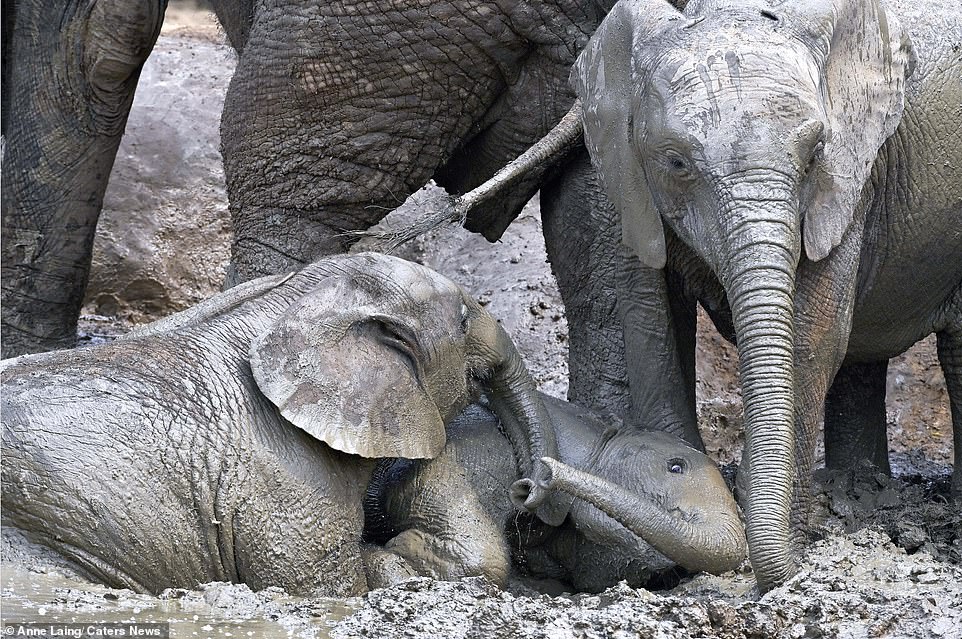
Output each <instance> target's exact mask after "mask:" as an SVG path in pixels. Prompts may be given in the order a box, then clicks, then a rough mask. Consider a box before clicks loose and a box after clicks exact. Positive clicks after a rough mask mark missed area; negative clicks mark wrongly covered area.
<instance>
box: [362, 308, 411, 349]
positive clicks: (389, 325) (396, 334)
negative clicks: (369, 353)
mask: <svg viewBox="0 0 962 639" xmlns="http://www.w3.org/2000/svg"><path fill="white" fill-rule="evenodd" d="M371 324H372V325H373V327H374V328H375V329H376V330H377V332H378V334H379V339H380V341H381V342H382V343H384V344H387V345H388V346H391V347H392V348H394V349H396V350H399V351H401V352H402V353H403V354H404V355H407V356H408V357H411V358H414V357H415V355H416V353H418V341H417V338H416V337H415V336H414V335H413V333H412V332H411V331H410V330H408V329H407V327H405V326H402V325H400V324H399V323H398V322H396V321H395V320H393V319H391V318H389V317H383V316H380V315H377V316H374V317H372V318H371Z"/></svg>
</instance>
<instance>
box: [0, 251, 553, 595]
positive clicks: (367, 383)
mask: <svg viewBox="0 0 962 639" xmlns="http://www.w3.org/2000/svg"><path fill="white" fill-rule="evenodd" d="M2 390H3V396H2V409H3V442H2V453H3V467H2V490H3V500H2V516H3V524H4V525H5V526H15V527H17V528H19V529H20V530H22V531H23V533H24V534H25V535H26V536H27V537H28V538H29V539H30V540H32V541H34V542H35V543H39V544H42V545H45V546H48V547H50V548H52V549H53V550H55V551H57V552H59V553H60V554H62V555H63V556H64V557H66V558H67V559H69V560H70V561H72V562H73V563H75V564H76V565H77V566H78V567H79V568H80V569H81V570H82V571H83V572H85V573H86V574H87V575H89V576H90V577H91V578H93V579H95V580H97V581H100V582H103V583H105V584H108V585H110V586H113V587H123V588H130V589H133V590H137V591H149V592H154V593H156V592H159V591H161V590H163V589H164V588H167V587H188V588H189V587H194V586H196V585H197V584H198V583H206V582H209V581H232V582H243V583H247V584H248V585H250V586H251V587H252V588H254V589H260V588H265V587H267V586H272V585H274V586H280V587H283V588H284V589H286V590H287V591H289V592H292V593H313V594H319V595H329V596H347V595H352V594H357V593H361V592H364V591H366V590H367V587H368V584H367V578H366V575H365V570H364V566H363V557H362V544H361V529H362V526H363V512H362V503H363V497H364V490H365V487H366V486H367V484H368V481H369V479H370V475H371V472H372V471H373V469H374V466H375V461H374V460H375V459H377V458H383V457H408V458H431V457H434V456H436V455H438V454H439V453H440V452H441V450H442V449H443V448H444V443H445V431H444V424H445V422H447V421H449V420H450V419H452V418H453V417H454V416H456V415H457V414H458V413H459V412H460V411H461V410H462V409H463V408H464V407H465V406H467V405H468V404H469V402H471V401H472V400H473V399H475V398H476V397H477V396H478V394H479V393H480V392H482V391H484V392H486V393H487V394H488V395H489V396H491V397H492V398H495V401H494V404H495V405H496V406H497V410H498V413H499V415H500V418H501V422H502V423H503V424H504V426H505V429H506V431H507V432H509V433H511V436H512V442H514V443H515V444H516V449H515V451H514V452H512V451H511V450H510V449H509V450H508V453H507V454H508V455H509V457H510V458H511V459H510V460H509V463H512V464H518V465H519V466H520V467H521V468H522V469H527V470H532V469H533V464H534V461H535V460H537V459H539V458H540V457H541V456H543V455H545V454H548V455H551V456H556V455H557V448H556V446H555V444H554V439H553V431H552V430H551V429H550V428H549V424H548V417H547V413H546V409H545V407H544V404H543V402H542V401H541V397H540V395H538V394H537V393H536V392H535V390H534V382H533V381H532V380H531V378H530V376H529V375H528V374H527V371H526V370H525V368H524V364H523V363H522V362H521V360H520V356H519V355H518V353H517V351H516V350H515V349H514V347H513V346H512V344H511V342H510V340H509V339H508V338H507V335H505V334H504V331H503V330H501V329H500V326H499V325H498V324H497V322H496V321H495V320H494V318H493V317H491V316H490V315H489V314H488V313H487V312H485V311H484V310H482V309H481V307H480V306H479V305H478V304H477V303H476V302H475V301H474V300H473V299H472V298H471V297H470V296H468V295H467V294H465V293H464V291H463V290H462V289H460V288H459V287H458V286H456V285H455V284H453V283H452V282H450V281H449V280H447V279H445V278H443V277H441V276H440V275H438V274H437V273H435V272H433V271H431V270H430V269H427V268H425V267H423V266H419V265H416V264H413V263H410V262H406V261H404V260H401V259H399V258H393V257H388V256H384V255H378V254H374V253H360V254H357V255H352V256H337V257H332V258H328V259H326V260H321V261H319V262H317V263H315V264H312V265H310V266H308V267H305V268H304V269H302V270H300V271H298V272H296V273H293V274H290V275H287V276H271V277H266V278H261V279H258V280H253V281H251V282H249V283H246V284H244V285H242V286H239V287H235V288H234V289H231V290H230V291H226V292H224V293H221V294H219V295H217V296H215V297H213V298H211V299H209V300H207V301H206V302H203V303H202V304H200V305H198V306H195V307H193V308H191V309H188V310H186V311H183V312H181V313H179V314H176V315H173V316H170V317H168V318H165V319H163V320H159V321H158V322H155V323H154V324H150V325H147V326H146V327H144V328H142V329H139V330H138V331H136V332H134V333H132V334H130V335H129V336H125V337H124V338H122V339H120V340H117V341H115V342H112V343H110V344H106V345H103V346H98V347H90V348H85V349H77V350H72V351H54V352H50V353H43V354H37V355H26V356H23V357H19V358H16V359H12V360H5V361H4V362H3V364H2ZM524 474H527V472H525V473H524ZM544 479H545V477H544V476H543V475H538V474H534V475H532V476H531V480H532V481H541V482H542V483H543V481H544ZM529 497H530V500H531V501H530V502H529V505H530V507H531V508H532V509H533V508H535V507H537V506H539V505H540V504H541V502H542V501H543V500H544V498H545V493H544V492H541V493H540V494H534V493H531V494H530V495H529ZM550 501H551V500H547V502H546V503H549V504H550ZM540 512H541V511H539V513H540ZM545 512H547V510H546V511H545ZM554 514H555V515H556V516H558V517H561V518H563V517H564V515H565V512H564V511H563V510H557V511H556V512H554ZM546 518H547V519H550V517H546Z"/></svg>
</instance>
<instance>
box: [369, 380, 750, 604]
mask: <svg viewBox="0 0 962 639" xmlns="http://www.w3.org/2000/svg"><path fill="white" fill-rule="evenodd" d="M543 399H544V401H545V403H546V404H547V407H548V412H549V413H550V415H551V421H552V423H553V425H554V430H555V437H556V439H557V441H558V446H559V452H560V455H561V457H560V459H561V460H562V461H563V462H565V463H561V462H558V461H555V460H550V459H545V460H544V462H545V463H546V464H548V465H549V466H550V468H551V473H550V477H549V478H547V479H546V480H544V483H545V485H546V486H551V487H554V488H558V489H561V490H563V491H565V492H567V493H570V494H571V495H574V496H575V497H577V498H578V499H575V500H574V502H573V503H572V504H571V506H570V511H569V516H568V518H567V519H566V520H565V521H564V522H563V523H562V524H561V525H560V526H551V525H548V524H545V523H543V522H539V521H531V522H530V527H529V526H528V522H526V521H521V519H519V516H518V512H517V510H515V509H514V508H513V507H512V505H511V502H510V500H509V497H508V494H509V489H510V488H511V485H512V482H513V481H514V480H515V478H516V477H517V472H518V471H517V469H516V468H515V467H514V466H512V464H511V456H510V446H509V444H508V441H507V440H506V439H505V438H504V437H503V436H502V435H500V434H499V433H498V432H497V429H496V426H497V425H498V418H497V416H496V415H494V414H492V413H491V412H490V411H488V410H486V409H485V408H483V407H481V406H477V405H475V406H471V407H470V408H468V410H467V411H465V412H464V413H463V414H462V415H460V416H459V417H458V418H457V419H456V420H455V421H454V422H453V423H451V424H449V426H448V445H447V447H446V448H445V449H444V451H443V452H442V453H441V454H440V455H438V456H437V457H435V458H434V459H431V460H421V461H416V462H411V461H407V460H397V461H394V462H385V463H382V466H381V468H380V469H379V470H378V472H376V474H375V477H374V479H373V480H372V482H371V487H370V490H369V494H368V500H367V503H366V504H365V511H366V514H367V519H368V534H369V536H370V537H371V538H372V539H374V540H377V541H382V542H383V541H385V540H388V541H387V543H386V545H385V549H386V552H385V553H383V554H382V555H381V557H380V559H381V561H382V562H383V564H384V565H385V566H392V567H393V572H391V570H387V569H384V570H382V571H381V574H382V575H385V576H389V577H391V578H392V579H394V580H397V579H400V578H403V577H405V576H407V575H411V574H421V575H429V576H433V577H436V578H441V579H452V578H457V577H462V576H468V575H485V576H486V577H488V578H490V579H492V580H493V581H495V582H497V583H502V584H503V583H504V581H505V579H506V577H507V575H508V570H509V564H510V560H511V557H512V556H513V558H514V560H515V562H516V563H518V564H519V565H520V566H521V567H522V568H523V569H524V570H525V571H526V572H527V573H528V574H529V575H530V576H532V577H536V578H549V579H554V580H559V581H562V582H564V583H567V584H569V585H571V586H573V587H574V588H575V589H577V590H581V591H584V590H587V591H595V592H597V591H601V590H604V589H605V588H608V587H610V586H613V585H615V584H616V583H618V582H619V581H621V580H627V581H628V583H629V584H630V585H632V586H641V585H644V584H645V583H646V582H647V580H648V579H649V578H650V577H651V576H652V574H653V573H654V572H656V571H659V570H662V569H665V568H668V567H671V566H672V565H674V564H678V565H681V566H683V567H684V568H687V569H689V570H693V571H694V570H704V571H708V572H714V573H718V572H724V571H727V570H732V569H733V568H735V567H736V566H737V565H738V564H739V563H741V561H742V560H743V559H744V558H745V552H746V541H745V533H744V529H743V526H742V522H741V519H740V518H739V514H738V510H737V508H736V506H735V502H734V500H733V499H732V496H731V493H730V492H729V490H728V488H727V487H726V485H725V481H724V480H723V479H722V476H721V473H719V471H718V468H717V467H716V466H715V464H714V463H713V462H712V461H711V460H710V459H709V458H708V457H706V456H705V455H703V454H702V453H700V452H698V451H696V450H694V449H692V448H690V447H689V446H688V445H687V444H686V443H685V442H684V441H682V440H681V439H678V438H676V437H674V436H672V435H669V434H667V433H660V432H643V431H619V430H617V429H614V428H609V427H606V426H605V424H603V423H602V422H601V421H600V420H599V419H597V418H596V417H593V416H592V415H591V414H589V413H588V412H587V411H585V410H582V409H579V408H578V407H577V406H575V405H574V404H569V403H567V402H564V401H561V400H557V399H554V398H551V397H547V396H543ZM526 519H527V518H526ZM616 520H617V521H616ZM619 522H620V523H619ZM622 524H623V525H622ZM397 557H401V558H403V560H402V561H397V559H396V558H397ZM372 559H373V558H372Z"/></svg>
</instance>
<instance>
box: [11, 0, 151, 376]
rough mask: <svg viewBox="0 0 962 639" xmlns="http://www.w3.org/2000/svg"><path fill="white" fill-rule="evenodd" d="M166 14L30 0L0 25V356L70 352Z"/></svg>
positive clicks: (115, 2) (79, 1)
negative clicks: (110, 194)
mask: <svg viewBox="0 0 962 639" xmlns="http://www.w3.org/2000/svg"><path fill="white" fill-rule="evenodd" d="M166 5H167V3H166V0H153V1H151V2H133V1H130V0H108V1H99V2H94V1H93V0H72V1H70V2H64V3H49V2H42V1H40V0H31V1H24V2H18V3H16V5H15V8H14V9H13V11H14V13H13V16H12V17H13V20H12V25H13V29H12V31H11V32H9V33H8V31H7V29H8V25H6V24H5V25H4V36H5V38H4V40H5V42H4V60H3V66H4V85H3V89H4V97H3V107H4V112H3V128H4V131H3V133H4V137H5V149H4V158H3V169H2V171H3V195H2V223H3V236H4V237H3V248H2V253H0V254H2V262H0V269H2V272H3V286H2V297H0V307H2V333H3V357H11V356H15V355H20V354H23V353H29V352H34V351H41V350H51V349H55V348H66V347H71V346H73V345H74V344H75V342H76V326H77V318H78V315H79V313H80V306H81V304H82V302H83V296H84V289H85V288H86V285H87V275H88V271H89V268H90V254H91V250H92V246H93V237H94V230H95V228H96V225H97V218H98V217H99V215H100V207H101V205H102V203H103V196H104V191H105V190H106V188H107V178H108V177H109V175H110V170H111V168H112V166H113V162H114V157H115V156H116V154H117V146H118V145H119V143H120V138H121V136H122V135H123V132H124V126H125V125H126V122H127V115H128V113H129V111H130V104H131V102H132V101H133V97H134V89H135V88H136V86H137V80H138V78H139V76H140V70H141V67H142V66H143V63H144V61H145V60H146V59H147V56H148V54H149V53H150V51H151V49H152V48H153V46H154V42H155V40H156V39H157V35H158V33H159V32H160V26H161V23H162V22H163V16H164V9H165V8H166ZM9 17H10V16H9V12H8V11H6V5H5V11H4V19H5V22H6V21H7V20H8V18H9ZM8 39H9V40H10V42H9V43H8V42H6V40H8ZM8 93H9V94H10V95H7V94H8Z"/></svg>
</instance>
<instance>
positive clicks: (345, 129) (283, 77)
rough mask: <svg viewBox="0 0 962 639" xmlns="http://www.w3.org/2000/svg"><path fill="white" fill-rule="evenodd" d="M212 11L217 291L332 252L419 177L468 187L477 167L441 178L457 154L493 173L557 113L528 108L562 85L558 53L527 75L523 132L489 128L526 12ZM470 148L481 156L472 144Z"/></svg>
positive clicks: (306, 6)
mask: <svg viewBox="0 0 962 639" xmlns="http://www.w3.org/2000/svg"><path fill="white" fill-rule="evenodd" d="M242 4H243V3H242ZM247 4H248V6H249V5H250V3H247ZM509 4H510V3H509ZM215 5H216V6H217V8H218V14H219V15H221V16H222V18H223V19H224V21H225V25H227V27H228V33H229V34H230V37H231V41H232V42H233V43H235V44H238V43H242V44H243V48H242V49H241V50H240V51H239V58H238V64H237V68H236V71H235V73H234V77H233V78H232V80H231V85H230V88H229V89H228V92H227V95H226V97H225V102H224V115H223V118H222V120H221V140H222V151H223V156H224V173H225V178H226V181H227V190H228V196H229V199H230V210H231V218H232V223H233V229H234V243H233V245H232V248H231V266H230V268H229V271H228V276H227V285H228V286H232V285H234V284H237V283H240V282H242V281H245V280H248V279H252V278H254V277H258V276H261V275H267V274H272V273H280V272H285V271H290V270H294V269H297V268H299V267H300V266H302V265H303V264H305V263H307V262H311V261H314V260H316V259H318V258H320V257H322V256H324V255H328V254H332V253H339V252H343V251H345V250H347V249H348V248H349V247H350V245H351V244H352V243H353V242H354V241H355V240H356V239H357V238H358V237H359V236H358V234H357V233H356V232H357V231H361V230H364V229H367V228H368V227H370V226H372V225H374V224H376V223H377V222H378V221H380V220H381V219H382V218H383V217H384V216H385V215H386V214H387V213H388V212H389V211H391V210H393V209H395V208H397V207H398V206H399V205H400V204H401V203H403V202H404V200H405V199H406V198H407V197H408V196H409V195H410V194H411V193H412V192H413V191H415V190H417V189H419V188H421V187H422V186H423V185H424V184H426V183H427V182H428V181H429V180H430V179H431V178H432V177H438V178H439V180H441V181H443V182H444V184H445V185H447V186H451V187H452V188H460V187H472V186H474V185H475V184H476V183H478V182H479V181H481V180H483V179H485V178H487V177H489V175H488V174H486V175H474V174H473V173H472V174H471V175H469V176H460V175H454V174H459V173H460V172H461V171H462V169H464V165H465V163H463V162H460V161H459V160H458V158H462V157H465V156H467V157H468V158H470V159H472V160H475V161H480V162H481V163H482V164H483V165H484V166H485V167H493V166H498V167H500V166H501V165H502V164H504V163H505V162H507V161H508V160H510V159H511V158H512V157H514V155H516V154H517V153H520V152H521V151H522V150H524V149H525V148H527V146H528V145H529V144H531V143H533V142H534V141H536V140H537V139H538V138H539V137H540V136H541V135H543V134H544V133H546V132H547V130H548V129H550V127H551V126H552V125H553V124H554V122H555V121H557V118H560V117H561V115H562V114H563V112H564V109H563V108H557V107H556V109H555V110H556V111H558V112H557V113H552V114H551V115H550V116H549V117H543V113H544V110H543V109H542V107H540V106H539V107H538V108H534V109H532V108H530V107H531V105H532V104H537V97H538V96H541V95H552V96H554V95H557V94H558V93H559V89H560V90H563V87H564V81H565V79H566V78H567V69H568V66H569V65H570V62H571V61H572V60H567V61H565V62H567V64H556V67H557V69H556V70H553V71H552V72H551V73H550V74H549V75H550V76H551V77H552V78H554V80H553V81H549V80H545V81H544V83H541V82H540V81H539V82H536V84H537V86H539V87H540V86H545V87H547V88H550V89H551V90H550V91H549V90H547V88H546V89H545V91H544V92H543V93H536V97H534V98H530V97H527V98H526V99H524V100H523V101H522V102H521V104H520V106H518V108H517V109H515V110H517V111H518V112H521V113H523V114H527V115H528V117H529V118H531V119H533V120H534V121H535V123H536V125H532V126H529V125H527V124H525V125H524V126H521V127H520V130H514V129H512V127H509V126H506V125H505V123H506V122H507V121H509V120H512V119H513V118H514V112H513V111H512V110H511V109H508V110H507V111H506V112H502V111H501V109H504V108H505V106H504V102H505V100H506V99H507V101H508V102H512V98H511V96H514V95H515V94H514V93H511V92H510V91H508V90H507V87H506V84H511V83H512V82H514V83H521V84H524V81H525V79H529V80H531V76H532V74H524V73H520V71H521V70H522V69H523V68H525V65H527V64H528V63H529V57H531V55H532V49H533V47H532V46H531V41H530V40H528V39H526V37H525V33H526V32H524V29H523V28H522V27H524V26H525V24H526V23H527V22H530V20H531V18H527V19H526V20H524V21H522V20H518V19H516V18H518V17H523V16H513V15H501V14H500V13H499V12H498V11H497V8H496V7H495V5H490V6H488V5H485V6H483V7H475V6H473V5H472V4H470V3H468V4H465V3H420V4H418V3H415V4H412V5H410V6H405V8H403V10H398V9H397V8H396V7H392V5H391V4H390V3H376V2H375V3H370V2H367V3H365V2H357V3H354V2H347V3H329V2H291V1H283V2H268V3H254V6H253V8H254V11H253V14H252V15H250V14H247V15H244V14H243V13H239V12H237V11H236V9H231V8H229V7H228V6H227V3H226V2H222V1H220V0H218V1H217V2H216V3H215ZM479 11H480V12H481V13H480V14H479V13H478V12H479ZM482 14H483V17H482V18H479V16H480V15H482ZM244 18H246V20H245V19H244ZM542 19H544V18H539V22H538V24H541V22H540V20H542ZM559 19H560V17H559ZM532 26H535V25H532ZM515 29H519V30H521V31H518V32H516V31H515ZM539 33H540V32H539ZM531 81H532V82H534V80H531ZM522 89H523V87H521V88H519V89H518V91H521V96H519V97H524V96H527V95H528V93H527V92H525V91H522ZM506 95H508V97H507V98H506V97H505V96H506ZM514 99H517V98H514ZM561 102H562V103H563V102H564V101H561ZM542 120H544V121H542ZM502 129H507V130H504V131H502V132H500V133H498V132H497V131H500V130H502ZM528 129H530V130H528ZM482 138H483V139H482ZM504 140H509V141H510V142H511V144H510V145H509V144H508V143H507V142H503V141H504ZM472 141H474V142H477V145H475V144H472ZM479 145H480V147H482V148H483V150H486V151H487V150H488V147H492V148H494V149H496V150H494V151H490V152H485V153H481V154H479V153H474V152H473V150H472V149H475V148H476V147H477V146H479ZM479 156H480V157H479ZM446 164H451V166H450V167H445V165H446ZM445 169H447V170H445ZM458 178H463V179H458ZM522 204H523V202H515V203H513V205H515V206H516V208H517V209H518V210H520V206H521V205H522ZM516 213H517V211H513V214H516ZM507 217H508V218H510V217H512V216H511V215H508V216H507Z"/></svg>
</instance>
